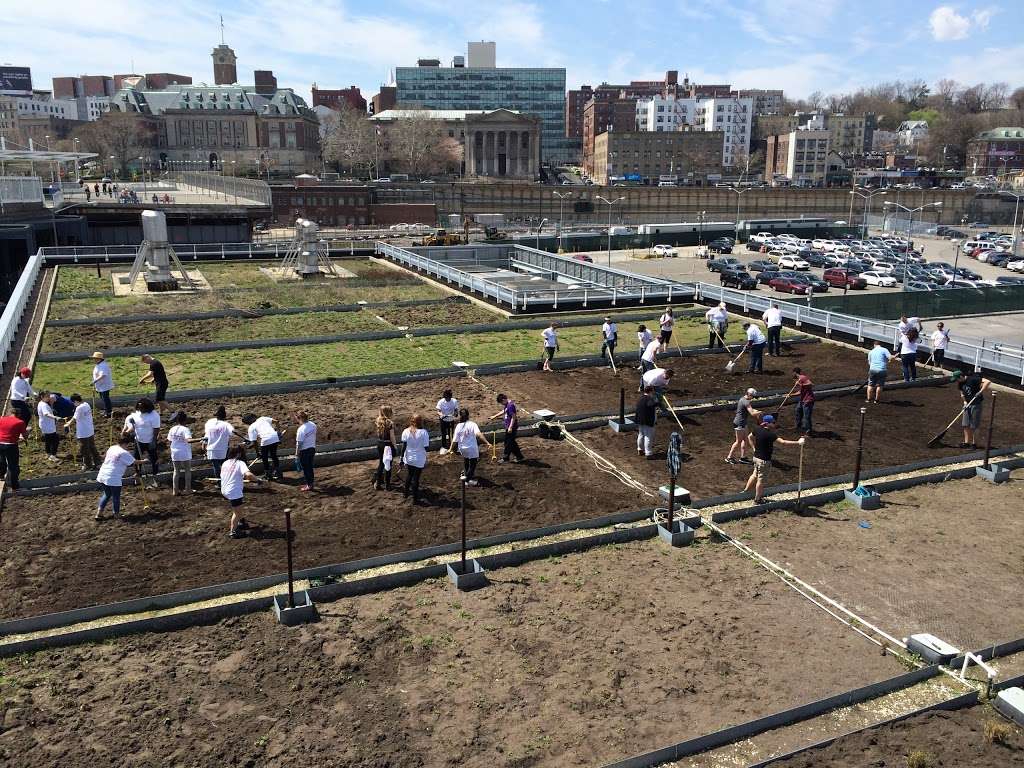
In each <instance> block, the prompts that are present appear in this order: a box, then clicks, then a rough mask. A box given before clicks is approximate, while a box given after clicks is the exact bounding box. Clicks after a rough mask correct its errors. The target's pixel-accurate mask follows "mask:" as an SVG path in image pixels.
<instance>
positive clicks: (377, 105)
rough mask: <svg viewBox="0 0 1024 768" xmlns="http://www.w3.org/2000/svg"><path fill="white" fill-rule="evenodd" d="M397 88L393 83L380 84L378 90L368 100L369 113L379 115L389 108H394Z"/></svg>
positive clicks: (396, 99)
mask: <svg viewBox="0 0 1024 768" xmlns="http://www.w3.org/2000/svg"><path fill="white" fill-rule="evenodd" d="M397 93H398V88H397V87H396V86H394V85H382V86H381V87H380V92H379V93H377V94H376V95H375V96H374V97H373V99H371V101H370V114H371V115H379V114H380V113H381V112H384V111H386V110H389V109H394V108H395V104H396V103H397V101H398V98H397Z"/></svg>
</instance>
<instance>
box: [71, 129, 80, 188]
mask: <svg viewBox="0 0 1024 768" xmlns="http://www.w3.org/2000/svg"><path fill="white" fill-rule="evenodd" d="M72 141H73V146H74V148H75V183H76V184H81V183H82V176H81V174H80V173H79V171H78V139H73V140H72Z"/></svg>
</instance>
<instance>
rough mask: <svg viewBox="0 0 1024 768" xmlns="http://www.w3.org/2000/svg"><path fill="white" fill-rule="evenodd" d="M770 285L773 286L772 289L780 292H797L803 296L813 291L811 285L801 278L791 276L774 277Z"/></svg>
mask: <svg viewBox="0 0 1024 768" xmlns="http://www.w3.org/2000/svg"><path fill="white" fill-rule="evenodd" d="M768 285H770V286H771V288H772V290H775V291H778V292H779V293H796V294H800V295H803V296H806V295H807V294H809V293H811V286H809V285H808V284H807V283H802V282H800V281H799V280H794V279H793V278H791V277H773V278H772V279H771V280H770V281H769V282H768Z"/></svg>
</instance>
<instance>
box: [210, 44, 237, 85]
mask: <svg viewBox="0 0 1024 768" xmlns="http://www.w3.org/2000/svg"><path fill="white" fill-rule="evenodd" d="M212 56H213V84H214V85H234V84H235V83H237V82H238V72H237V69H236V67H235V62H236V61H237V59H236V58H235V52H234V51H233V50H231V48H229V47H228V46H226V45H224V44H223V43H221V44H220V45H218V46H217V47H216V48H214V49H213V54H212Z"/></svg>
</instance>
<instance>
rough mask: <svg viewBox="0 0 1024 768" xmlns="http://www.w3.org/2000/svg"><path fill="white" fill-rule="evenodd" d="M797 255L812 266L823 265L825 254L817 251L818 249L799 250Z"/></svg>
mask: <svg viewBox="0 0 1024 768" xmlns="http://www.w3.org/2000/svg"><path fill="white" fill-rule="evenodd" d="M797 256H798V257H799V258H801V259H803V260H804V261H806V262H807V263H808V264H810V265H811V266H812V267H824V266H825V258H826V257H825V254H823V253H819V252H818V251H800V253H798V254H797Z"/></svg>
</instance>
